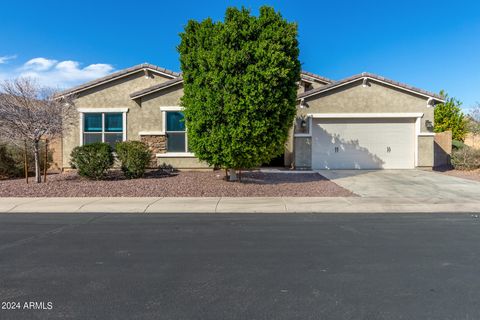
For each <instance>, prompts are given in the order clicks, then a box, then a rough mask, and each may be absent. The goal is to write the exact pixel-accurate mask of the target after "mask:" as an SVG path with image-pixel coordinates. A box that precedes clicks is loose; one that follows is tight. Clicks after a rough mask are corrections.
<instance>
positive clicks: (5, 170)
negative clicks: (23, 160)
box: [0, 144, 21, 179]
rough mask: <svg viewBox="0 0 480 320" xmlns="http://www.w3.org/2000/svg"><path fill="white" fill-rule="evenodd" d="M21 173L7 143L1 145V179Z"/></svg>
mask: <svg viewBox="0 0 480 320" xmlns="http://www.w3.org/2000/svg"><path fill="white" fill-rule="evenodd" d="M20 174H21V171H19V170H18V166H17V163H16V162H15V159H14V158H13V157H12V155H11V153H10V150H9V148H7V146H6V145H4V144H2V145H0V179H2V178H11V177H16V176H19V175H20Z"/></svg>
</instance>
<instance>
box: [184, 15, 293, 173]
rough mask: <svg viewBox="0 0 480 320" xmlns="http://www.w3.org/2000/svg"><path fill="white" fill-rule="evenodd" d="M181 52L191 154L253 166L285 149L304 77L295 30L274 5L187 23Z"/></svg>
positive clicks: (221, 164)
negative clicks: (254, 12) (219, 19)
mask: <svg viewBox="0 0 480 320" xmlns="http://www.w3.org/2000/svg"><path fill="white" fill-rule="evenodd" d="M180 36H181V43H180V45H179V46H178V51H179V53H180V63H181V68H182V71H183V78H184V96H183V98H182V105H183V106H184V108H185V119H186V123H187V127H188V142H189V149H190V150H191V151H192V152H194V153H195V155H196V156H197V157H198V158H199V159H201V160H204V161H206V162H207V163H208V164H210V165H212V166H215V167H221V168H229V169H230V172H231V175H230V177H231V180H235V179H236V176H235V169H241V168H252V167H255V166H258V165H260V164H262V163H265V162H268V161H269V160H271V159H272V158H274V157H276V156H278V155H280V154H281V153H282V152H283V151H284V145H285V142H286V140H287V137H288V131H289V128H290V127H291V125H292V123H293V119H294V117H295V113H296V108H295V104H296V95H297V84H296V82H297V81H298V80H299V78H300V62H299V60H298V54H299V49H298V40H297V25H296V24H295V23H290V22H288V21H286V20H285V19H283V18H282V16H281V15H280V13H278V12H275V10H274V9H273V8H271V7H266V6H264V7H261V8H260V14H259V15H258V17H255V16H252V15H251V13H250V11H249V10H247V9H245V8H242V9H237V8H228V9H227V11H226V14H225V19H224V22H213V21H212V20H211V19H206V20H204V21H202V22H197V21H193V20H190V21H189V22H188V24H187V25H186V27H185V30H184V32H183V33H181V34H180Z"/></svg>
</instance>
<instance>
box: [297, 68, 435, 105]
mask: <svg viewBox="0 0 480 320" xmlns="http://www.w3.org/2000/svg"><path fill="white" fill-rule="evenodd" d="M363 78H369V79H372V80H377V81H380V82H383V83H386V84H389V85H392V86H396V87H399V88H402V89H405V90H408V91H413V92H415V93H418V94H420V95H424V96H428V97H432V98H435V99H436V100H437V101H439V102H443V101H444V99H443V97H441V96H440V95H438V94H435V93H432V92H429V91H426V90H423V89H419V88H416V87H413V86H410V85H408V84H405V83H401V82H397V81H394V80H390V79H387V78H385V77H382V76H379V75H376V74H373V73H368V72H363V73H360V74H356V75H353V76H351V77H348V78H345V79H342V80H339V81H336V82H333V83H331V84H327V85H326V86H323V87H319V88H315V89H313V90H310V91H306V92H303V93H301V94H299V95H298V97H297V98H298V99H302V98H306V97H310V96H313V95H316V94H319V93H321V92H324V91H328V90H331V89H334V88H336V87H339V86H342V85H345V84H347V83H350V82H352V81H356V80H360V79H363Z"/></svg>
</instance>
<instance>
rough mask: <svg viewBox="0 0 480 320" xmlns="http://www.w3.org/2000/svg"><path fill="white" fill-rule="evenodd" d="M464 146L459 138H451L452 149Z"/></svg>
mask: <svg viewBox="0 0 480 320" xmlns="http://www.w3.org/2000/svg"><path fill="white" fill-rule="evenodd" d="M463 147H465V144H464V143H463V142H462V141H460V140H452V148H453V149H454V150H458V149H462V148H463Z"/></svg>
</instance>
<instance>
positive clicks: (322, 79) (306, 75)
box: [300, 70, 335, 84]
mask: <svg viewBox="0 0 480 320" xmlns="http://www.w3.org/2000/svg"><path fill="white" fill-rule="evenodd" d="M300 76H301V77H302V78H306V79H307V80H308V78H313V80H316V81H320V82H324V83H327V84H328V83H333V82H335V81H334V80H331V79H328V78H325V77H322V76H319V75H318V74H315V73H311V72H308V71H305V70H302V71H301V72H300Z"/></svg>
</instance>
